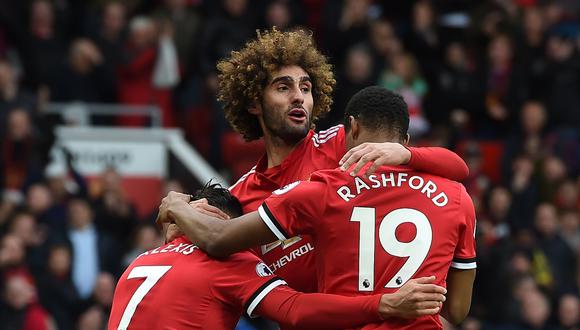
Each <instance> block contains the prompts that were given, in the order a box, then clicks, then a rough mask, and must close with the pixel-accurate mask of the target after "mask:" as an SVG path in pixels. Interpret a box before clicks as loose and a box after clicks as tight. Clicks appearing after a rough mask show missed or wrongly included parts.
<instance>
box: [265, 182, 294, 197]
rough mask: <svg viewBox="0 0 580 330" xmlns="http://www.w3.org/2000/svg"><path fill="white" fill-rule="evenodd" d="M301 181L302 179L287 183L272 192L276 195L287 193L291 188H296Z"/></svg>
mask: <svg viewBox="0 0 580 330" xmlns="http://www.w3.org/2000/svg"><path fill="white" fill-rule="evenodd" d="M299 183H300V181H295V182H292V183H290V184H287V185H285V186H284V187H282V188H280V189H278V190H274V191H273V192H272V194H274V195H282V194H284V193H287V192H289V191H290V190H292V189H294V187H296V186H297V185H298V184H299Z"/></svg>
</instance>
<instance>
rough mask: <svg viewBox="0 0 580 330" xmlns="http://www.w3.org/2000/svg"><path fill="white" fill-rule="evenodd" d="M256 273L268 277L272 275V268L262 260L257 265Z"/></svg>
mask: <svg viewBox="0 0 580 330" xmlns="http://www.w3.org/2000/svg"><path fill="white" fill-rule="evenodd" d="M256 274H258V276H260V277H266V276H270V275H272V274H273V273H272V271H271V270H270V268H269V267H268V266H267V265H266V264H265V263H263V262H260V263H258V264H257V265H256Z"/></svg>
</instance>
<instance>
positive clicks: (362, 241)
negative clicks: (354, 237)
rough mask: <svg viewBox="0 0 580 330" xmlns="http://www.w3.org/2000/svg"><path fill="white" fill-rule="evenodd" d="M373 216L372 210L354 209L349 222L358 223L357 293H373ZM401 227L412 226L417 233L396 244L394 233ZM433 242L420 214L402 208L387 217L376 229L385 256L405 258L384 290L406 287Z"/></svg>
mask: <svg viewBox="0 0 580 330" xmlns="http://www.w3.org/2000/svg"><path fill="white" fill-rule="evenodd" d="M375 216H376V210H375V208H373V207H355V208H354V209H353V210H352V215H351V217H350V221H354V222H360V226H359V227H360V231H359V232H360V235H359V255H358V258H359V259H358V290H359V291H373V290H374V287H375V221H376V220H375ZM403 223H412V224H413V225H415V228H416V229H417V234H416V235H415V238H414V239H413V240H412V241H410V242H401V241H399V240H397V236H396V235H395V231H396V230H397V227H398V226H399V225H401V224H403ZM432 240H433V232H432V230H431V224H430V223H429V220H428V219H427V217H426V216H425V214H423V213H422V212H420V211H417V210H415V209H407V208H401V209H396V210H393V211H391V212H390V213H389V214H387V215H386V216H385V217H384V218H383V220H382V221H381V224H380V226H379V241H380V242H381V246H382V247H383V249H384V250H385V252H387V253H389V254H390V255H393V256H395V257H401V258H406V257H408V259H407V261H406V262H405V263H404V264H403V267H401V269H399V271H398V272H397V273H396V274H395V275H394V276H393V277H392V278H391V279H390V280H389V281H388V283H387V284H386V285H385V288H399V287H401V286H402V285H403V284H405V283H406V282H407V281H408V280H409V279H411V277H412V276H413V275H414V274H415V272H416V271H417V270H418V269H419V267H421V264H422V263H423V261H424V260H425V258H426V257H427V254H428V253H429V249H430V248H431V241H432Z"/></svg>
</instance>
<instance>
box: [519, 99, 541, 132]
mask: <svg viewBox="0 0 580 330" xmlns="http://www.w3.org/2000/svg"><path fill="white" fill-rule="evenodd" d="M521 121H522V128H523V129H524V132H526V133H527V134H538V133H540V132H541V131H542V129H543V128H544V125H545V124H546V110H545V109H544V106H543V105H542V104H541V103H539V102H528V103H526V104H524V106H523V108H522V113H521Z"/></svg>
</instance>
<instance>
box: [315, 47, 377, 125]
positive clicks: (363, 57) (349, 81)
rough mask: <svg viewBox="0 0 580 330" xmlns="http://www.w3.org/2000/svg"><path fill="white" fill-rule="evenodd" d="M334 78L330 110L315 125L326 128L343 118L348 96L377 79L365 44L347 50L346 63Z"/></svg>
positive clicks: (338, 122) (340, 121)
mask: <svg viewBox="0 0 580 330" xmlns="http://www.w3.org/2000/svg"><path fill="white" fill-rule="evenodd" d="M343 68H344V69H343V70H342V71H341V72H339V73H338V77H337V79H336V81H337V82H336V84H337V85H336V93H335V94H336V95H335V97H334V103H333V105H332V110H331V111H330V113H329V114H328V115H327V117H326V118H324V119H323V120H321V121H320V122H319V123H318V124H317V125H316V127H317V128H319V129H326V128H329V127H330V126H334V125H336V124H341V123H342V122H343V120H344V118H343V117H344V116H343V113H344V109H345V108H346V104H347V103H348V101H349V100H350V98H351V97H352V96H353V95H354V94H355V93H356V92H358V91H359V90H361V89H363V88H365V87H367V86H370V85H374V83H375V81H376V80H377V70H376V69H375V67H374V63H373V57H372V54H371V52H370V50H369V48H368V47H367V46H366V45H362V44H361V45H356V46H353V47H351V49H349V50H348V53H347V55H346V63H345V65H344V66H343Z"/></svg>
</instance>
